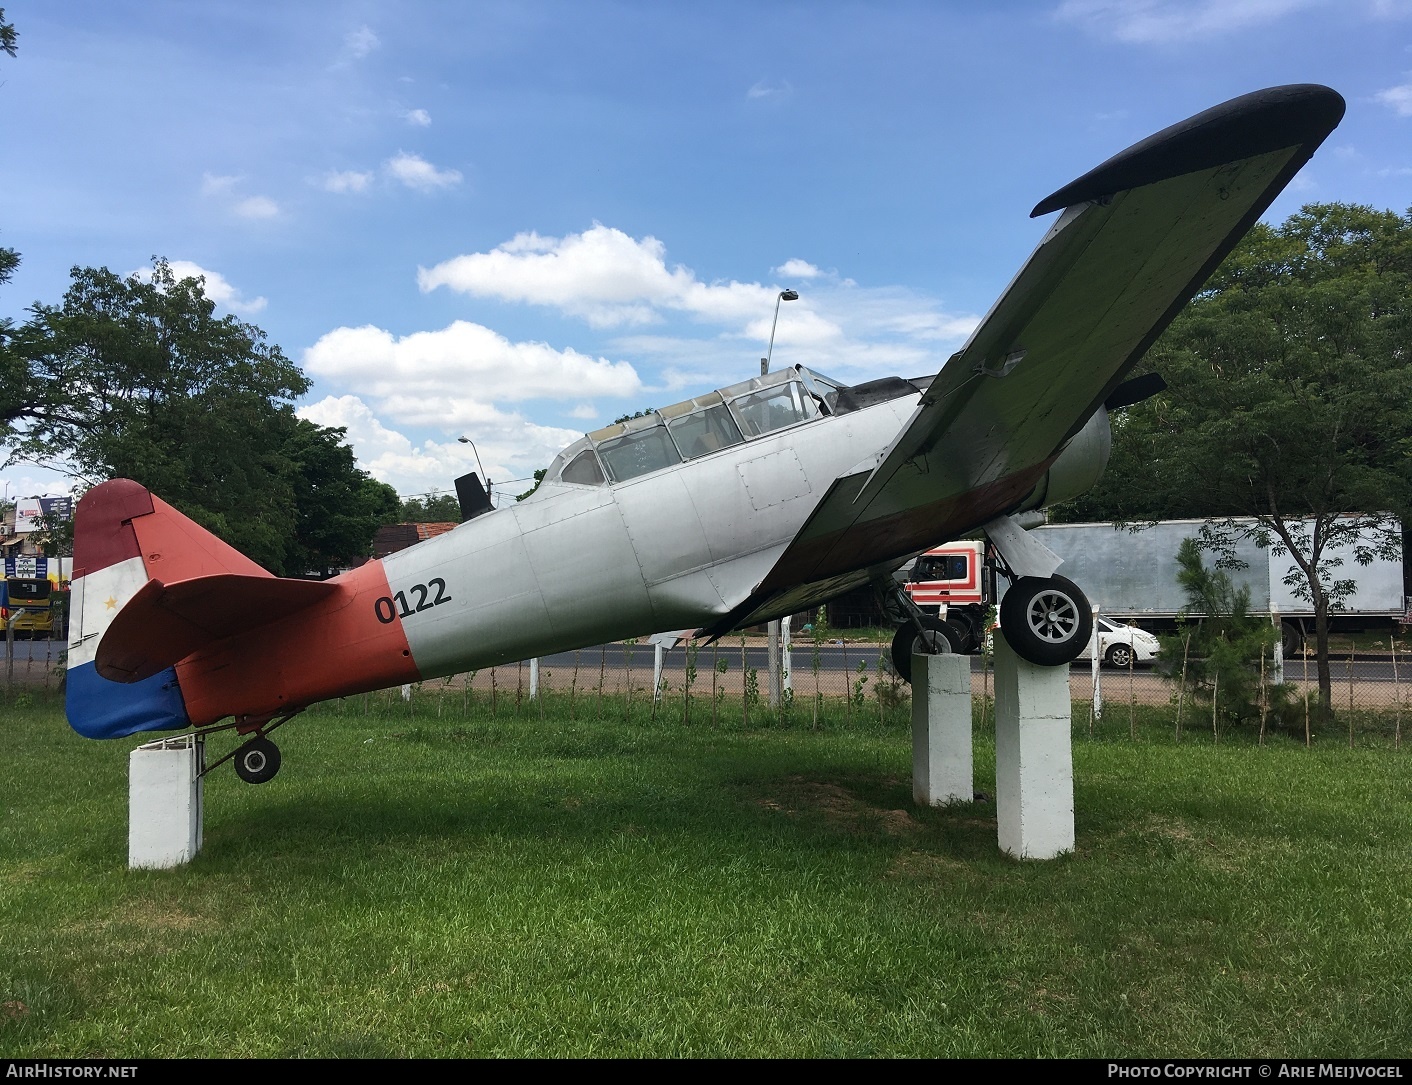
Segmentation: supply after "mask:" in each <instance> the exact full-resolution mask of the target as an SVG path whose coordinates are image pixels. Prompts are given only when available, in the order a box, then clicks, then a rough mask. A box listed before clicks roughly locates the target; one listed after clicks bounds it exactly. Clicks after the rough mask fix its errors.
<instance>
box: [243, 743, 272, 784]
mask: <svg viewBox="0 0 1412 1085" xmlns="http://www.w3.org/2000/svg"><path fill="white" fill-rule="evenodd" d="M279 762H280V758H279V747H278V746H276V745H275V744H274V743H273V742H271V741H270V740H269V739H267V738H265V737H264V736H263V735H257V736H256V737H255V738H252V739H251V740H250V741H249V742H247V743H246V744H245V745H244V746H242V747H240V749H238V750H236V751H235V758H234V763H235V774H236V775H237V776H239V777H240V778H241V779H242V780H244V781H245V782H246V783H247V784H263V783H264V782H265V781H267V780H273V779H274V776H275V773H277V772H278V771H279Z"/></svg>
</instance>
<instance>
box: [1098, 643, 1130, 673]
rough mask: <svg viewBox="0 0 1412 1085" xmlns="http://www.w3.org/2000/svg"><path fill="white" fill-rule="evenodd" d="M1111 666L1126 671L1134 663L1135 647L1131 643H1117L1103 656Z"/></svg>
mask: <svg viewBox="0 0 1412 1085" xmlns="http://www.w3.org/2000/svg"><path fill="white" fill-rule="evenodd" d="M1103 658H1104V659H1105V660H1106V661H1107V663H1108V666H1110V667H1117V668H1118V670H1120V671H1125V670H1127V669H1128V668H1129V667H1131V666H1132V665H1133V649H1132V645H1130V644H1115V645H1113V646H1112V647H1111V648H1109V649H1108V652H1107V654H1106V655H1104V657H1103Z"/></svg>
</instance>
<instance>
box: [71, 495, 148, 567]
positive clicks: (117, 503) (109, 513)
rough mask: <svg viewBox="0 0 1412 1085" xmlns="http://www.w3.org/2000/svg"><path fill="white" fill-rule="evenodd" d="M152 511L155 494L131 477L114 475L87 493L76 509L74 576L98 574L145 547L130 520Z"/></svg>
mask: <svg viewBox="0 0 1412 1085" xmlns="http://www.w3.org/2000/svg"><path fill="white" fill-rule="evenodd" d="M151 511H152V495H151V494H150V493H148V492H147V489H146V487H144V486H141V485H139V484H138V483H136V482H133V481H132V480H131V479H126V478H115V479H113V480H112V481H111V482H104V483H100V484H99V485H97V486H95V487H93V489H91V490H89V491H88V493H86V494H84V495H83V497H82V498H81V499H80V500H79V503H78V508H76V509H75V510H74V575H75V576H83V575H85V574H87V573H96V572H98V571H99V570H100V569H106V568H108V567H109V566H110V565H116V564H118V562H120V561H127V560H128V559H129V558H135V557H139V556H141V554H142V550H141V548H140V546H139V545H138V542H137V534H136V533H135V532H134V531H133V529H132V525H131V524H130V523H127V522H125V521H130V520H132V519H134V518H135V517H138V516H146V515H148V514H149V513H150V512H151Z"/></svg>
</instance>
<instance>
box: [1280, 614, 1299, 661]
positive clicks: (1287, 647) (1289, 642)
mask: <svg viewBox="0 0 1412 1085" xmlns="http://www.w3.org/2000/svg"><path fill="white" fill-rule="evenodd" d="M1280 648H1281V650H1282V651H1283V652H1284V655H1285V658H1286V659H1288V658H1289V657H1290V656H1296V655H1298V654H1299V653H1300V652H1302V651H1303V650H1304V634H1303V633H1302V632H1301V631H1300V629H1299V626H1297V625H1295V624H1294V623H1293V622H1281V623H1280Z"/></svg>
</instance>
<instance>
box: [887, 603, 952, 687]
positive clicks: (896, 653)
mask: <svg viewBox="0 0 1412 1085" xmlns="http://www.w3.org/2000/svg"><path fill="white" fill-rule="evenodd" d="M918 620H919V621H920V622H921V623H922V628H923V629H925V630H926V631H927V643H928V644H930V645H931V651H932V653H933V654H934V655H960V654H961V646H960V644H959V643H958V642H957V640H956V630H954V629H952V628H951V626H949V625H947V624H946V623H945V622H943V621H939V620H938V619H936V618H927V617H923V618H920V619H918ZM914 651H926V648H925V647H923V645H922V638H921V637H919V636H918V635H917V628H916V626H915V625H913V624H912V622H910V621H909V622H906V623H904V624H903V625H900V626H898V627H897V632H896V633H894V634H893V635H892V669H893V670H895V671H896V672H897V677H899V678H901V679H902V680H903V681H904V682H909V683H910V682H911V681H912V653H913V652H914Z"/></svg>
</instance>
